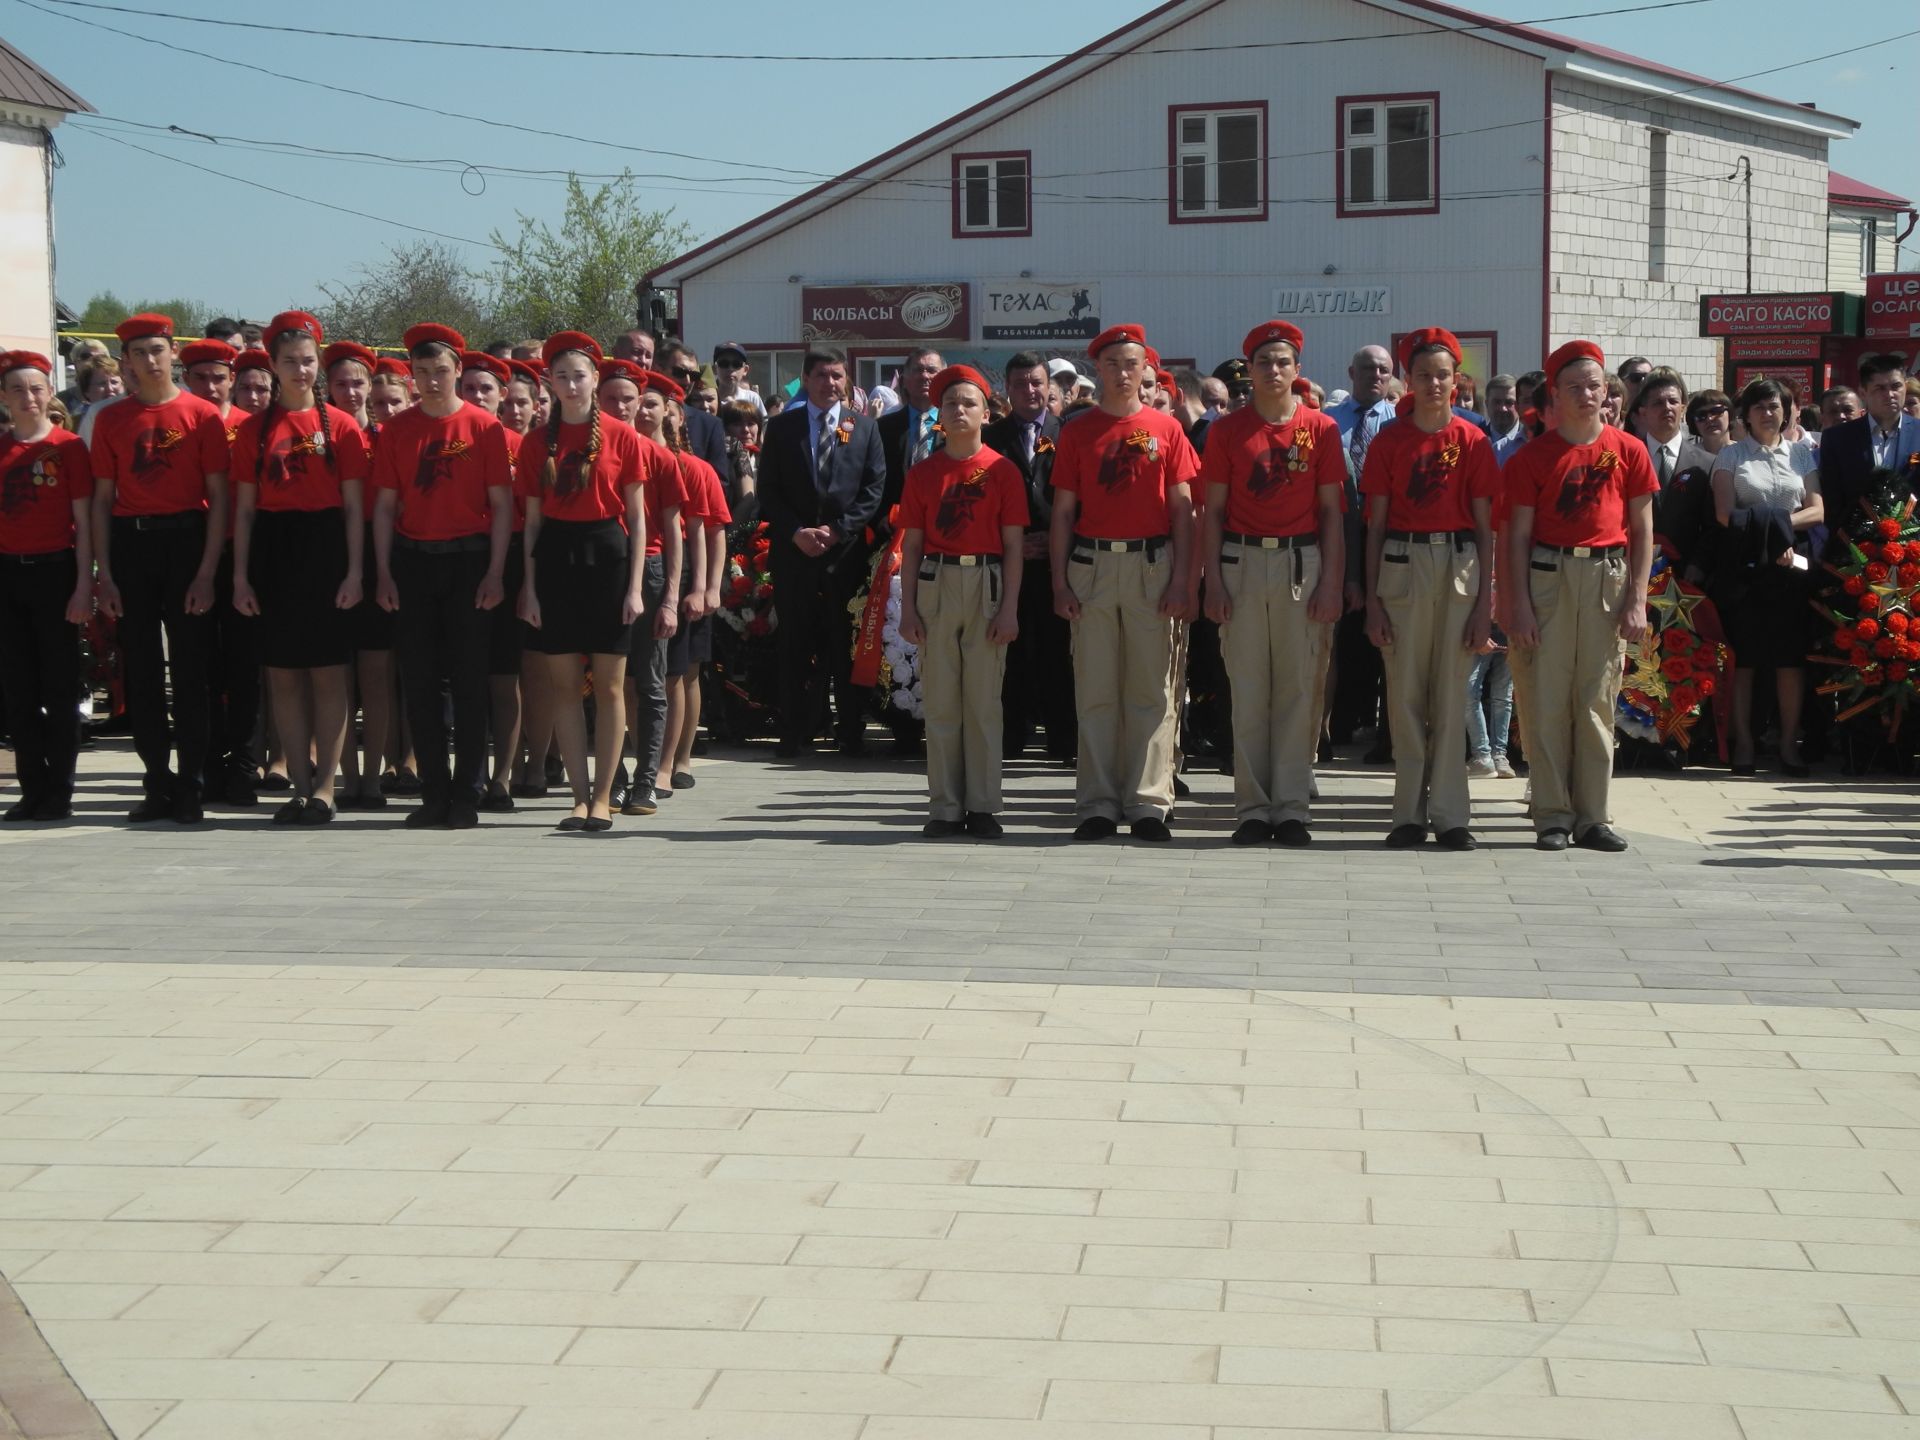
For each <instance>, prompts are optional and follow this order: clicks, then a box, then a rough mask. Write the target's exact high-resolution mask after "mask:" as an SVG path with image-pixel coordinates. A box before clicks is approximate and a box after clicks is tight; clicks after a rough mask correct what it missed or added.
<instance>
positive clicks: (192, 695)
mask: <svg viewBox="0 0 1920 1440" xmlns="http://www.w3.org/2000/svg"><path fill="white" fill-rule="evenodd" d="M205 548H206V521H205V520H204V519H201V520H199V522H198V523H194V524H187V525H181V526H176V527H172V528H164V529H150V530H148V529H141V528H140V527H139V525H138V524H136V523H135V522H134V521H133V520H132V519H130V518H127V517H121V518H119V519H116V520H115V521H114V522H113V554H112V564H113V579H114V583H115V584H117V585H118V586H119V587H120V603H121V607H122V609H121V617H120V648H121V651H122V653H123V655H124V657H125V663H126V677H127V718H128V720H129V721H130V722H131V723H132V726H133V748H134V751H135V752H136V753H137V754H138V755H139V756H140V763H141V765H142V767H144V769H145V772H146V774H145V779H144V781H143V783H144V785H145V788H146V792H147V793H148V794H149V795H168V794H171V793H172V792H173V790H174V788H175V786H176V785H179V786H183V787H185V788H186V789H189V790H193V791H196V792H197V791H198V790H199V789H200V788H201V785H202V783H203V782H204V780H205V778H206V768H207V645H208V637H209V635H210V634H211V631H212V626H211V623H210V622H209V620H208V619H207V617H206V616H205V615H189V614H187V587H188V586H189V585H191V584H192V583H193V577H194V575H195V573H196V572H197V571H198V570H199V569H200V557H201V554H202V553H203V551H204V550H205ZM162 632H164V633H165V635H166V647H165V649H164V650H162V648H161V634H162ZM169 672H171V678H172V680H173V736H172V742H171V744H172V746H177V747H178V748H179V752H180V755H179V758H180V765H179V771H178V775H177V778H176V775H175V773H174V772H173V771H171V770H170V769H169V768H168V764H167V762H168V759H169V756H170V753H171V747H170V744H169V740H168V734H167V680H168V678H169Z"/></svg>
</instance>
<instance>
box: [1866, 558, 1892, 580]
mask: <svg viewBox="0 0 1920 1440" xmlns="http://www.w3.org/2000/svg"><path fill="white" fill-rule="evenodd" d="M1867 583H1868V584H1869V585H1884V584H1886V583H1887V567H1886V566H1884V565H1882V564H1881V563H1880V562H1879V561H1877V560H1876V561H1874V562H1873V563H1872V564H1871V565H1869V566H1867Z"/></svg>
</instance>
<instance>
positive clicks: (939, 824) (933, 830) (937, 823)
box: [920, 820, 967, 840]
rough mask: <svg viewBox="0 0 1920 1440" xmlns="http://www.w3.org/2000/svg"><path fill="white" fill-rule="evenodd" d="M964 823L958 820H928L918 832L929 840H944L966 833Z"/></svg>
mask: <svg viewBox="0 0 1920 1440" xmlns="http://www.w3.org/2000/svg"><path fill="white" fill-rule="evenodd" d="M966 829H967V827H966V825H965V824H964V823H963V822H962V821H959V820H929V821H927V823H926V824H924V825H922V826H921V827H920V833H921V834H922V835H924V836H926V837H927V839H929V840H945V839H947V838H949V837H950V836H954V835H963V834H965V833H966Z"/></svg>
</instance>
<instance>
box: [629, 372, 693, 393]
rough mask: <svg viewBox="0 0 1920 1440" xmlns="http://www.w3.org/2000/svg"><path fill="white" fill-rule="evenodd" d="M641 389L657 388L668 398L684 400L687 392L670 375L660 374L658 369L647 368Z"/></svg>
mask: <svg viewBox="0 0 1920 1440" xmlns="http://www.w3.org/2000/svg"><path fill="white" fill-rule="evenodd" d="M646 373H647V379H646V383H645V384H644V385H642V386H641V387H640V388H641V389H643V390H657V391H659V392H660V393H661V394H662V395H664V396H666V397H667V398H668V399H669V400H685V399H686V398H687V392H686V391H684V390H682V389H681V388H680V382H679V381H678V380H675V379H674V378H673V377H672V376H671V375H662V374H661V373H660V372H659V371H658V370H649V371H647V372H646Z"/></svg>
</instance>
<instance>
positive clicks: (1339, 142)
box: [1333, 90, 1440, 220]
mask: <svg viewBox="0 0 1920 1440" xmlns="http://www.w3.org/2000/svg"><path fill="white" fill-rule="evenodd" d="M1395 100H1426V101H1429V102H1431V103H1432V105H1433V119H1432V121H1431V122H1430V124H1431V127H1432V128H1431V129H1429V130H1428V132H1427V148H1428V150H1429V152H1430V153H1431V154H1432V156H1433V198H1432V201H1431V203H1429V204H1426V205H1388V206H1382V207H1368V208H1363V209H1359V210H1352V209H1349V208H1348V207H1347V106H1349V105H1388V104H1392V103H1393V102H1394V101H1395ZM1381 143H1382V145H1384V144H1385V143H1386V142H1385V140H1384V139H1383V140H1382V142H1381ZM1382 181H1384V177H1382ZM1333 213H1334V217H1335V218H1336V219H1339V220H1361V219H1376V218H1379V217H1381V216H1397V215H1438V214H1439V213H1440V92H1439V91H1438V90H1412V91H1407V92H1405V93H1403V94H1399V95H1336V96H1334V98H1333Z"/></svg>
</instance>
